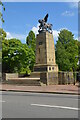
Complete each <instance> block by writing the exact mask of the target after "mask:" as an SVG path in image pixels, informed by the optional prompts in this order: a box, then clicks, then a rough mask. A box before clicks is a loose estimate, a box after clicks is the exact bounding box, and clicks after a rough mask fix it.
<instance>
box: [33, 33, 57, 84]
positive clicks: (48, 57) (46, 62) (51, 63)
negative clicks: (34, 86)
mask: <svg viewBox="0 0 80 120" xmlns="http://www.w3.org/2000/svg"><path fill="white" fill-rule="evenodd" d="M34 71H35V72H40V80H41V82H43V83H44V84H47V85H49V84H58V66H57V65H56V63H55V47H54V40H53V35H52V34H51V33H49V32H48V31H45V32H41V33H39V34H38V35H37V37H36V64H35V66H34Z"/></svg>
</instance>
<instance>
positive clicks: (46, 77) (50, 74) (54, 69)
mask: <svg viewBox="0 0 80 120" xmlns="http://www.w3.org/2000/svg"><path fill="white" fill-rule="evenodd" d="M34 72H37V73H38V72H40V82H41V83H42V84H46V85H58V66H57V65H56V64H54V65H47V64H44V65H42V64H41V65H40V64H37V65H35V66H34Z"/></svg>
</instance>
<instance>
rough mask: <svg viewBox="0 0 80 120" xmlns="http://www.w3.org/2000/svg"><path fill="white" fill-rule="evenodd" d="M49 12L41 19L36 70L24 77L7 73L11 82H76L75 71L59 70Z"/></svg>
mask: <svg viewBox="0 0 80 120" xmlns="http://www.w3.org/2000/svg"><path fill="white" fill-rule="evenodd" d="M48 16H49V15H48V14H46V16H45V17H44V18H43V19H39V20H38V22H39V24H40V25H39V30H38V34H37V35H36V54H35V56H36V60H35V61H36V62H35V65H34V70H33V72H32V73H31V74H30V76H26V77H22V76H20V75H19V74H18V73H17V74H16V73H13V74H12V73H5V74H3V80H5V81H6V83H11V84H25V85H29V86H42V85H58V84H59V85H65V84H74V82H76V81H75V79H74V76H73V72H64V71H61V72H60V71H59V70H58V65H57V64H56V61H55V45H54V38H53V37H54V35H53V34H52V24H50V23H47V21H48Z"/></svg>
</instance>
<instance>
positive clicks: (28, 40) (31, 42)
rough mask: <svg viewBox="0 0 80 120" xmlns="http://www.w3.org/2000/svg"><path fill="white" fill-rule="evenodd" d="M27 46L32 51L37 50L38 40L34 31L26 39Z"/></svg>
mask: <svg viewBox="0 0 80 120" xmlns="http://www.w3.org/2000/svg"><path fill="white" fill-rule="evenodd" d="M26 44H27V45H28V47H29V48H32V50H33V51H34V52H35V48H36V38H35V34H34V32H33V31H30V32H29V34H28V36H27V38H26Z"/></svg>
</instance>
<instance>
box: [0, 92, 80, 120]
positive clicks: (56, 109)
mask: <svg viewBox="0 0 80 120" xmlns="http://www.w3.org/2000/svg"><path fill="white" fill-rule="evenodd" d="M78 99H80V98H79V97H78V96H77V95H66V94H47V93H27V92H9V91H8V92H6V91H4V92H3V93H2V116H3V118H78V110H79V108H78ZM0 102H1V101H0Z"/></svg>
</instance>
